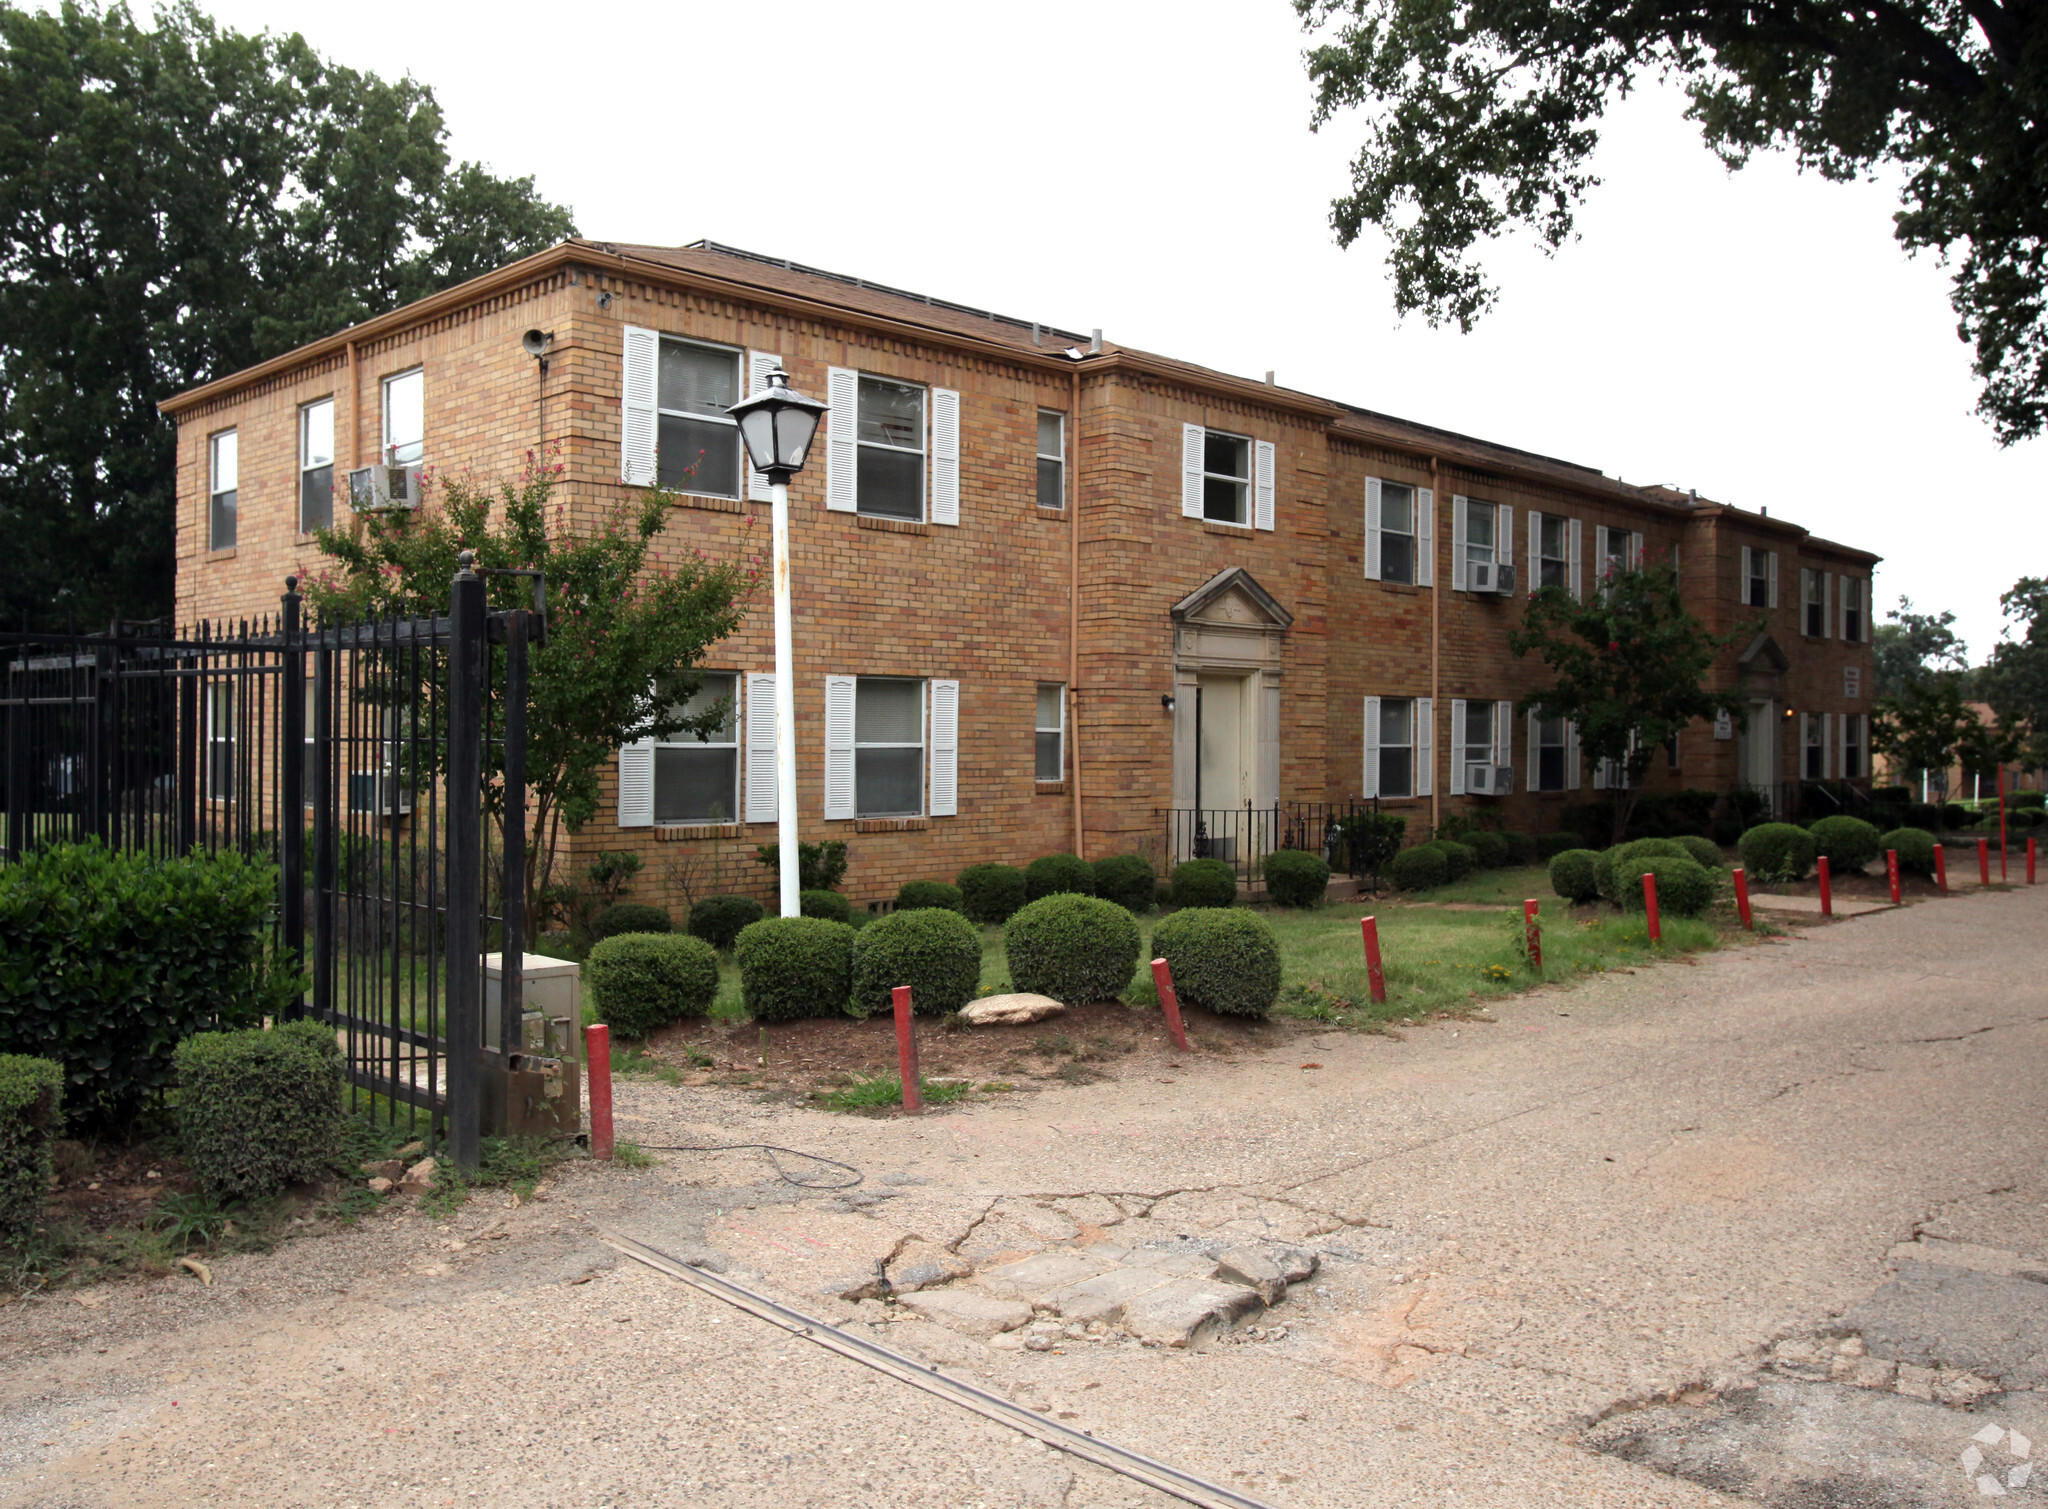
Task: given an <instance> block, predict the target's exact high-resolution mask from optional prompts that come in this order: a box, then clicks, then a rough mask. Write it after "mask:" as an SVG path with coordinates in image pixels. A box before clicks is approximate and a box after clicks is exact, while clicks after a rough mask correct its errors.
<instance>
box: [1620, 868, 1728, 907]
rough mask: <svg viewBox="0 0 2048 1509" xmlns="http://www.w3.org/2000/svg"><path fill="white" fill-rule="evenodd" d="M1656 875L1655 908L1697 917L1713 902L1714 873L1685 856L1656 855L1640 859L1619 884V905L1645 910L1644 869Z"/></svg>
mask: <svg viewBox="0 0 2048 1509" xmlns="http://www.w3.org/2000/svg"><path fill="white" fill-rule="evenodd" d="M1644 871H1648V872H1649V873H1650V874H1652V875H1654V876H1656V877H1657V910H1658V912H1659V914H1660V915H1661V914H1664V913H1669V914H1670V915H1671V916H1673V917H1697V916H1698V915H1699V914H1700V913H1701V912H1704V911H1705V910H1706V909H1707V908H1708V907H1710V906H1712V905H1713V904H1714V875H1713V872H1712V871H1711V870H1709V869H1708V868H1707V867H1706V866H1705V865H1703V864H1701V863H1700V862H1699V861H1697V860H1695V859H1690V858H1687V857H1686V856H1685V855H1682V854H1681V855H1676V856H1674V855H1670V854H1655V855H1652V856H1650V857H1649V858H1648V859H1645V860H1643V861H1642V862H1641V864H1640V866H1639V867H1638V868H1636V869H1635V870H1634V871H1633V872H1632V873H1631V874H1630V875H1629V876H1628V879H1627V880H1626V881H1625V882H1624V883H1623V885H1622V887H1621V904H1622V905H1623V906H1624V907H1626V908H1627V909H1628V910H1629V911H1631V912H1640V911H1643V910H1644V902H1643V872H1644Z"/></svg>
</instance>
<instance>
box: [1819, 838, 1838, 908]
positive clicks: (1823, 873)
mask: <svg viewBox="0 0 2048 1509" xmlns="http://www.w3.org/2000/svg"><path fill="white" fill-rule="evenodd" d="M1820 914H1821V916H1823V917H1832V916H1834V915H1835V884H1834V877H1832V876H1831V875H1829V874H1828V857H1827V855H1825V854H1823V855H1821V857H1820Z"/></svg>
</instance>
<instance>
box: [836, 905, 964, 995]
mask: <svg viewBox="0 0 2048 1509" xmlns="http://www.w3.org/2000/svg"><path fill="white" fill-rule="evenodd" d="M947 889H948V890H951V889H952V887H950V886H948V887H947ZM980 984H981V932H980V930H979V929H978V928H976V927H975V925H974V924H973V923H971V922H969V921H968V920H967V919H966V918H965V917H963V916H961V915H960V913H959V912H957V911H956V910H954V909H953V908H952V907H940V906H920V907H912V908H911V909H910V910H909V911H904V910H903V909H902V904H901V903H900V902H899V903H898V904H897V910H896V911H894V912H891V913H890V914H889V915H888V916H886V917H877V918H876V919H875V920H874V921H873V922H870V923H869V924H868V925H867V926H866V927H864V928H862V929H861V930H860V932H859V933H858V934H857V935H856V936H855V937H854V940H853V1004H852V1006H851V1008H850V1009H851V1010H852V1012H853V1014H854V1015H855V1016H873V1015H875V1014H876V1013H877V1012H886V1011H890V1010H892V1009H893V1008H894V1002H893V1000H892V998H891V995H890V992H892V991H893V990H895V988H896V987H897V986H898V985H908V986H909V987H910V1007H911V1010H913V1011H915V1012H916V1013H917V1014H918V1015H919V1016H944V1015H945V1014H946V1013H947V1012H949V1011H958V1010H959V1009H960V1008H961V1007H962V1006H965V1005H966V1004H967V1003H968V1002H969V1001H971V1000H973V999H974V992H975V989H976V988H977V987H978V986H979V985H980Z"/></svg>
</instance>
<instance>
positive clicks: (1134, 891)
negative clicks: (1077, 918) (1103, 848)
mask: <svg viewBox="0 0 2048 1509" xmlns="http://www.w3.org/2000/svg"><path fill="white" fill-rule="evenodd" d="M1158 889H1159V879H1158V877H1157V876H1155V875H1154V874H1153V873H1152V861H1151V860H1149V859H1147V858H1146V857H1145V856H1144V855H1142V854H1117V855H1113V856H1112V857H1110V858H1108V859H1098V860H1096V861H1095V894H1096V895H1098V896H1100V897H1101V898H1102V899H1103V900H1104V901H1114V902H1115V903H1116V904H1117V905H1118V906H1120V907H1123V908H1124V909H1125V910H1127V911H1129V912H1132V913H1134V914H1135V913H1139V912H1149V911H1151V910H1152V905H1153V902H1154V900H1155V899H1156V898H1157V894H1158Z"/></svg>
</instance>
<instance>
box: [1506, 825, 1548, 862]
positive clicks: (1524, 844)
mask: <svg viewBox="0 0 2048 1509" xmlns="http://www.w3.org/2000/svg"><path fill="white" fill-rule="evenodd" d="M1501 840H1502V842H1504V843H1505V844H1506V845H1507V846H1508V861H1507V862H1508V863H1509V864H1511V865H1515V866H1517V867H1519V866H1522V865H1533V864H1534V863H1536V859H1537V856H1538V854H1539V853H1540V852H1541V851H1540V850H1539V849H1538V848H1537V846H1536V835H1535V834H1533V833H1503V834H1502V835H1501Z"/></svg>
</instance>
